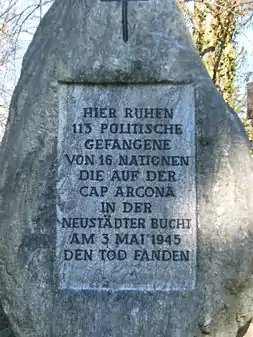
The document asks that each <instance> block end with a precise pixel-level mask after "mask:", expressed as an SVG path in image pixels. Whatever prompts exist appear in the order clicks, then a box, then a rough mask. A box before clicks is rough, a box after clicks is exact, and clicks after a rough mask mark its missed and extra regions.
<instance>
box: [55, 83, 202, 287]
mask: <svg viewBox="0 0 253 337" xmlns="http://www.w3.org/2000/svg"><path fill="white" fill-rule="evenodd" d="M59 111H60V116H59V134H58V182H57V249H56V253H57V268H58V278H59V287H60V288H61V289H80V290H81V289H88V290H147V291H155V290H160V291H185V290H191V289H193V288H194V286H195V270H196V183H195V173H196V172H195V111H194V89H193V87H192V86H191V85H122V86H113V85H98V86H89V85H68V84H66V85H65V84H60V85H59Z"/></svg>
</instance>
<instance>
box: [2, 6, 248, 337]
mask: <svg viewBox="0 0 253 337" xmlns="http://www.w3.org/2000/svg"><path fill="white" fill-rule="evenodd" d="M128 9H129V13H128V14H129V16H128V17H129V41H128V43H125V42H124V41H123V39H122V26H121V10H122V9H121V3H120V2H116V1H115V2H109V1H108V2H102V1H98V0H78V1H60V0H58V1H57V0H56V1H55V3H54V5H53V6H52V8H51V9H50V11H49V12H48V13H47V15H46V16H45V18H44V19H43V21H42V23H41V25H40V27H39V28H38V30H37V32H36V34H35V37H34V40H33V42H32V44H31V46H30V48H29V49H28V51H27V53H26V55H25V58H24V61H23V68H22V73H21V78H20V80H19V83H18V85H17V87H16V89H15V92H14V95H13V99H12V103H11V108H10V116H9V120H8V125H7V130H6V132H5V135H4V139H3V142H2V147H1V155H0V162H1V185H0V189H1V195H0V203H1V206H0V209H1V227H0V240H1V242H0V256H1V260H0V261H1V274H0V297H1V301H2V304H3V307H4V310H5V312H6V313H7V315H8V318H9V320H10V322H11V324H12V327H13V330H14V332H15V335H16V336H17V337H85V336H87V337H90V336H93V337H101V336H103V337H119V336H120V337H127V336H131V337H137V336H138V337H144V336H145V337H151V336H152V337H153V336H156V337H165V336H166V337H167V336H172V337H201V336H202V337H203V336H204V335H209V336H212V337H231V336H235V337H236V336H240V335H241V331H244V327H245V326H247V324H248V322H249V321H250V319H251V318H252V307H253V306H252V304H253V292H252V286H253V284H252V283H253V281H252V270H253V264H252V256H253V232H252V228H253V227H252V226H253V224H252V219H253V216H252V212H253V205H252V200H253V198H252V187H253V185H252V162H251V160H250V157H249V154H248V146H247V145H248V144H247V138H246V135H245V134H244V132H243V129H242V126H241V124H240V123H239V121H238V119H237V117H236V115H235V114H233V113H232V112H231V110H230V109H229V108H228V107H227V106H226V104H225V103H224V102H223V100H222V98H221V97H220V95H219V94H218V93H217V91H216V89H215V87H214V85H213V84H212V82H211V80H210V78H209V77H208V75H207V73H206V70H205V68H204V66H203V64H202V62H201V60H200V58H199V57H198V55H197V53H196V51H195V49H194V47H193V44H192V42H191V39H190V37H189V34H188V33H187V31H186V28H185V26H184V24H183V21H182V18H181V16H180V13H179V10H178V8H177V6H176V3H175V1H174V0H171V1H161V0H150V1H140V2H135V1H134V2H129V5H128ZM60 83H69V84H86V85H87V84H90V85H92V86H93V85H96V84H100V85H101V84H115V83H116V84H120V83H124V84H131V85H137V84H138V85H139V84H143V85H144V84H149V85H150V84H156V83H167V84H173V85H175V84H184V85H187V84H191V85H192V86H193V87H194V90H195V120H196V185H197V189H196V191H197V223H198V227H197V249H198V250H197V268H196V272H197V275H196V287H195V289H194V290H192V291H183V292H165V293H161V292H159V291H157V292H148V291H146V292H142V291H138V292H132V291H127V292H121V291H118V292H102V291H97V292H92V291H81V290H79V291H78V290H76V291H73V290H71V289H69V290H67V289H64V290H61V289H59V285H58V272H57V264H56V261H55V258H56V242H57V238H56V233H57V231H56V223H57V219H56V214H57V213H56V212H57V210H56V201H57V187H56V185H57V176H58V153H57V144H58V127H59V116H60V113H59V104H58V101H59V93H58V91H59V86H60V85H61V84H60Z"/></svg>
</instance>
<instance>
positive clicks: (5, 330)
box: [0, 303, 15, 337]
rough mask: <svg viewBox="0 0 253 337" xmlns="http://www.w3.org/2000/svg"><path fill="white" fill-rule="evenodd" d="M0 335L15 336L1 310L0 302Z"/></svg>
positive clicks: (5, 336)
mask: <svg viewBox="0 0 253 337" xmlns="http://www.w3.org/2000/svg"><path fill="white" fill-rule="evenodd" d="M0 336H1V337H15V336H14V334H13V332H12V330H11V328H10V323H9V321H8V319H7V317H6V315H5V313H4V311H3V308H2V305H1V303H0Z"/></svg>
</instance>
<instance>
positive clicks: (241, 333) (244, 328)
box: [236, 319, 252, 337]
mask: <svg viewBox="0 0 253 337" xmlns="http://www.w3.org/2000/svg"><path fill="white" fill-rule="evenodd" d="M251 323H252V319H250V320H249V321H248V322H247V323H246V324H244V325H243V326H242V327H241V328H240V329H239V330H238V331H237V335H236V337H243V336H245V335H246V333H247V331H248V329H249V327H250V324H251Z"/></svg>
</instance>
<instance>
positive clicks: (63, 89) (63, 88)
mask: <svg viewBox="0 0 253 337" xmlns="http://www.w3.org/2000/svg"><path fill="white" fill-rule="evenodd" d="M75 87H80V88H83V89H86V90H94V88H95V89H97V90H109V91H110V90H111V89H113V88H121V89H126V90H127V89H128V88H129V87H132V88H133V87H134V88H136V89H137V90H138V88H140V87H142V88H143V90H148V89H149V90H150V91H151V92H154V91H156V90H157V92H158V93H159V91H160V90H162V89H163V90H164V88H165V89H166V88H167V90H170V89H171V88H172V89H175V90H176V91H177V90H180V89H183V88H185V89H186V92H187V93H188V94H187V95H188V96H187V95H182V98H183V100H185V99H187V98H190V99H189V101H188V102H187V101H185V102H184V103H185V106H187V109H188V110H189V109H190V113H189V116H190V117H191V125H192V130H191V131H192V148H191V158H192V162H193V163H192V170H193V173H194V179H193V180H192V182H193V184H194V189H193V190H194V192H193V190H192V195H191V196H192V198H193V200H192V199H191V203H192V204H194V209H195V214H192V215H194V216H193V226H194V229H193V240H194V243H193V245H192V247H194V249H193V251H192V258H191V281H190V282H189V283H188V284H187V286H186V287H176V286H173V287H169V288H165V289H164V288H159V287H157V288H154V287H153V288H152V287H150V286H148V287H142V286H139V287H133V286H130V287H128V286H123V285H121V286H120V287H117V288H115V287H103V286H98V287H91V286H89V285H87V284H81V285H80V284H78V285H73V284H71V283H65V282H63V281H62V279H61V277H62V276H63V275H64V271H63V272H62V271H61V260H60V259H59V252H60V249H61V247H60V246H61V243H62V242H61V241H59V240H58V238H59V230H60V229H59V218H60V217H61V216H62V212H61V210H60V201H61V197H60V193H59V191H60V190H61V187H62V181H60V180H59V179H58V181H57V242H56V245H57V247H56V252H57V268H58V278H59V288H60V289H69V290H78V291H80V290H89V291H148V292H154V291H161V292H170V291H182V292H184V291H190V290H193V289H194V288H195V282H196V249H197V248H196V239H197V238H196V235H197V217H196V167H195V165H196V163H195V155H196V154H195V152H196V145H195V96H194V88H193V86H191V85H164V84H163V85H160V84H158V85H133V86H129V85H122V86H120V87H116V86H114V85H97V86H90V85H69V84H62V83H61V84H59V133H58V163H61V161H62V142H63V140H64V138H65V137H66V133H64V132H63V131H64V130H63V129H64V125H65V127H66V120H67V118H68V111H67V109H66V106H67V104H68V99H67V96H68V93H69V88H75ZM159 89H160V90H159ZM80 90H82V89H80ZM158 102H159V99H158ZM187 103H188V104H187ZM189 116H188V117H189ZM59 167H60V165H59ZM59 167H58V178H59V171H60V169H59Z"/></svg>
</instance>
